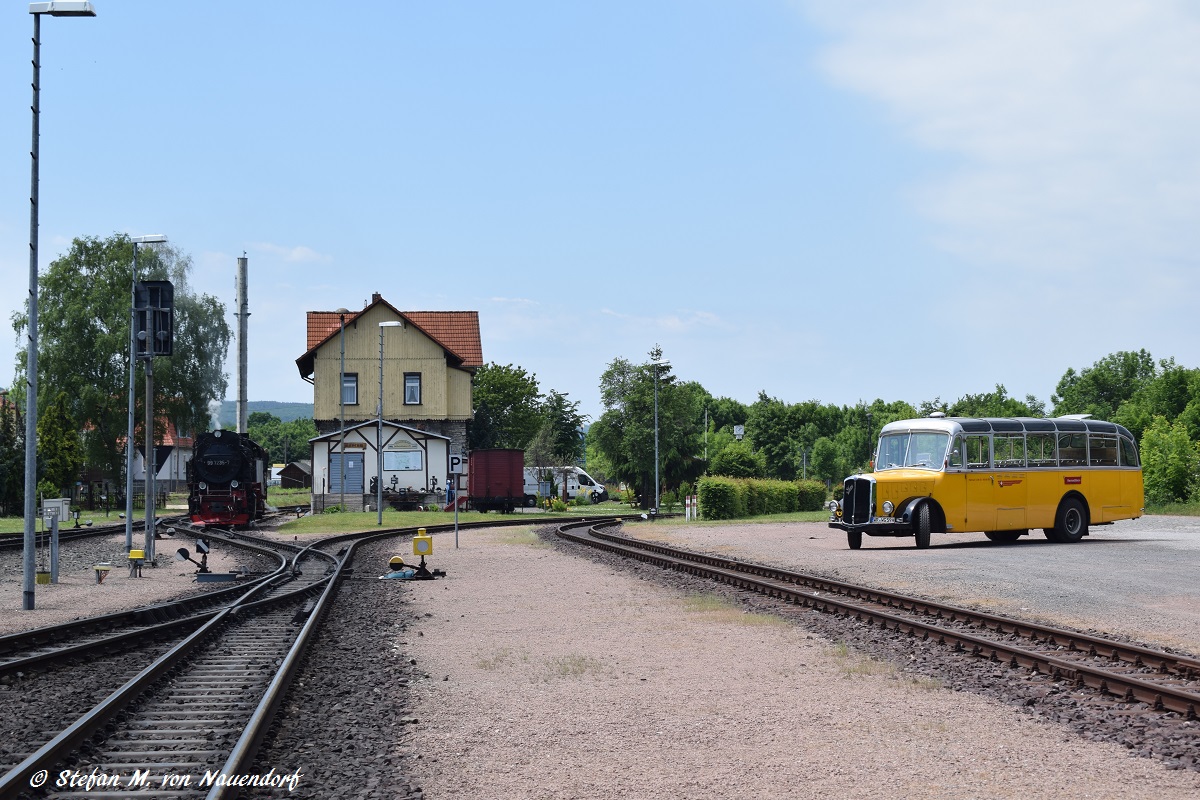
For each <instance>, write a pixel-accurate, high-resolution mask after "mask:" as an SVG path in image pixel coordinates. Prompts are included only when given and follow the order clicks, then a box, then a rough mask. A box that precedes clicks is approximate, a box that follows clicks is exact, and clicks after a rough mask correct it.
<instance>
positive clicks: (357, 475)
mask: <svg viewBox="0 0 1200 800" xmlns="http://www.w3.org/2000/svg"><path fill="white" fill-rule="evenodd" d="M343 474H344V475H345V479H346V488H345V491H346V492H347V493H348V494H362V493H363V454H362V453H330V454H329V492H330V494H340V493H341V492H342V491H343V490H342V476H343Z"/></svg>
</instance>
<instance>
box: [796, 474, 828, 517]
mask: <svg viewBox="0 0 1200 800" xmlns="http://www.w3.org/2000/svg"><path fill="white" fill-rule="evenodd" d="M796 495H797V501H798V505H797V506H796V510H797V511H820V510H821V509H822V508H824V507H825V483H824V482H823V481H796Z"/></svg>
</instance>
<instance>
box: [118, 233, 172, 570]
mask: <svg viewBox="0 0 1200 800" xmlns="http://www.w3.org/2000/svg"><path fill="white" fill-rule="evenodd" d="M166 240H167V237H166V236H163V235H162V234H161V233H156V234H151V235H149V236H134V237H133V238H132V239H130V241H131V242H133V283H132V285H131V286H130V287H129V420H128V423H129V424H128V425H127V430H126V432H125V552H127V553H128V552H129V551H130V550H132V549H133V405H134V396H133V373H134V372H135V369H134V367H135V365H136V364H137V281H138V269H137V251H138V245H139V244H151V243H158V242H165V241H166ZM146 453H147V459H146V466H147V468H149V465H150V460H149V453H150V450H149V446H147V450H146Z"/></svg>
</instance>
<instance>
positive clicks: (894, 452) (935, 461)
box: [875, 431, 950, 472]
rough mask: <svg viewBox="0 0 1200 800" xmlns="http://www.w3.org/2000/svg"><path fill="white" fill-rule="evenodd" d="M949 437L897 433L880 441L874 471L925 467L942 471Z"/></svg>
mask: <svg viewBox="0 0 1200 800" xmlns="http://www.w3.org/2000/svg"><path fill="white" fill-rule="evenodd" d="M949 443H950V434H948V433H941V432H938V431H897V432H896V433H885V434H884V435H883V436H881V437H880V438H879V457H878V458H877V459H875V471H876V472H879V471H881V470H885V469H900V468H902V467H924V468H925V469H941V468H942V465H943V463H944V461H945V458H946V446H947V445H948V444H949Z"/></svg>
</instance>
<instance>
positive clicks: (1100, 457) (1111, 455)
mask: <svg viewBox="0 0 1200 800" xmlns="http://www.w3.org/2000/svg"><path fill="white" fill-rule="evenodd" d="M1088 444H1089V445H1090V447H1089V448H1088V451H1089V453H1090V457H1089V462H1090V463H1091V465H1092V466H1093V467H1115V466H1116V465H1117V440H1116V437H1113V436H1097V435H1096V434H1092V435H1091V436H1089V437H1088Z"/></svg>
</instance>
